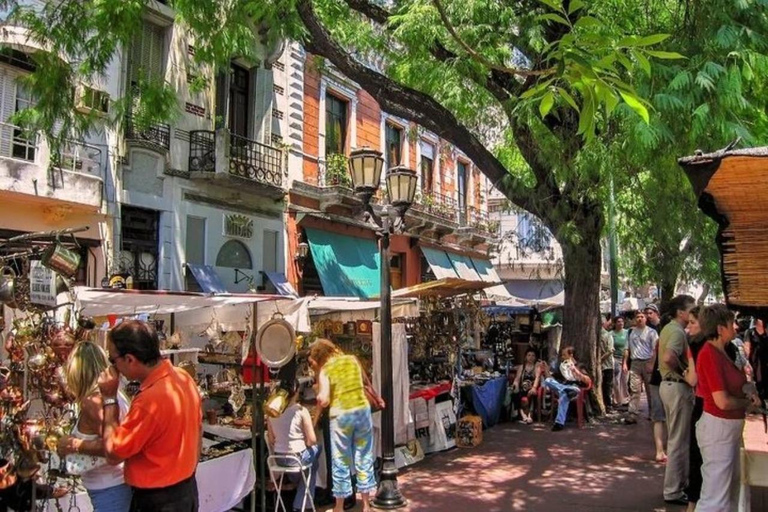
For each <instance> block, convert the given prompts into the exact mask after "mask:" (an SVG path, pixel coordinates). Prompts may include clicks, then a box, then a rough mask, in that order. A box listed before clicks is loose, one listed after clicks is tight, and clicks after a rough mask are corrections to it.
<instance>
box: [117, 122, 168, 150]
mask: <svg viewBox="0 0 768 512" xmlns="http://www.w3.org/2000/svg"><path fill="white" fill-rule="evenodd" d="M125 138H126V140H129V141H136V142H143V143H147V144H152V145H154V146H158V147H161V148H165V149H171V126H170V125H168V124H153V125H150V126H147V127H139V126H136V124H135V123H134V121H133V117H132V116H126V118H125Z"/></svg>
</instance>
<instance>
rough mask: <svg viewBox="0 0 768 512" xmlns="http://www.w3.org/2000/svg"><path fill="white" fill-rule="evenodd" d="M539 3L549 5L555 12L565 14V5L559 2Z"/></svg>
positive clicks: (551, 0)
mask: <svg viewBox="0 0 768 512" xmlns="http://www.w3.org/2000/svg"><path fill="white" fill-rule="evenodd" d="M539 2H541V3H543V4H545V5H548V6H549V7H551V8H552V9H553V10H555V11H558V12H565V11H564V10H563V5H562V4H561V3H559V2H557V1H556V0H539Z"/></svg>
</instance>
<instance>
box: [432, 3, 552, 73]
mask: <svg viewBox="0 0 768 512" xmlns="http://www.w3.org/2000/svg"><path fill="white" fill-rule="evenodd" d="M432 3H433V4H434V5H435V8H436V9H437V12H438V13H439V14H440V19H441V20H442V22H443V25H444V26H445V28H446V29H447V30H448V33H449V34H451V37H453V39H454V41H456V43H457V44H458V45H459V46H461V47H462V48H463V49H464V51H465V52H467V54H468V55H469V56H470V57H472V58H473V59H475V60H476V61H477V62H479V63H480V64H482V65H484V66H486V67H488V68H489V69H492V70H494V71H499V72H502V73H509V74H510V75H517V76H522V77H527V76H547V75H551V74H552V73H554V72H555V70H554V69H552V68H549V69H541V70H527V69H518V68H508V67H506V66H499V65H498V64H494V63H492V62H491V61H489V60H488V59H486V58H485V57H484V56H483V55H481V54H480V53H478V52H476V51H475V50H474V49H473V48H472V47H471V46H469V45H468V44H467V43H465V42H464V40H463V39H462V38H461V36H460V35H459V33H458V32H457V31H456V28H455V27H454V26H453V24H452V23H451V20H450V19H448V14H447V13H446V12H445V9H444V8H443V5H442V4H441V3H440V0H432Z"/></svg>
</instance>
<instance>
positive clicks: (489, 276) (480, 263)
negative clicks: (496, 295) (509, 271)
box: [472, 257, 501, 283]
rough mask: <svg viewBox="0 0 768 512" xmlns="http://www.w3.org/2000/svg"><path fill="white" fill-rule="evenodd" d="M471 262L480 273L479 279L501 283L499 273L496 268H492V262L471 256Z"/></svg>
mask: <svg viewBox="0 0 768 512" xmlns="http://www.w3.org/2000/svg"><path fill="white" fill-rule="evenodd" d="M472 263H473V264H474V265H475V270H477V273H478V274H479V275H480V279H482V280H483V281H485V282H486V283H501V279H499V274H497V273H496V269H495V268H493V264H492V263H491V262H490V261H489V260H486V259H482V258H475V257H473V258H472Z"/></svg>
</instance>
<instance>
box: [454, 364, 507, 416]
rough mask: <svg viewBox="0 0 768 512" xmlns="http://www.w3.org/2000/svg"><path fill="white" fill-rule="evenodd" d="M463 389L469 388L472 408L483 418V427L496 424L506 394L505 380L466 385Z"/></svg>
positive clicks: (503, 378) (491, 380)
mask: <svg viewBox="0 0 768 512" xmlns="http://www.w3.org/2000/svg"><path fill="white" fill-rule="evenodd" d="M464 388H469V394H470V397H471V398H470V399H471V401H472V408H473V409H474V410H475V412H476V413H477V415H478V416H480V417H481V418H483V427H484V428H489V427H492V426H494V425H495V424H496V423H498V422H499V417H500V416H501V408H502V406H503V405H504V396H505V395H506V392H507V378H506V377H504V376H501V377H496V378H494V379H490V380H488V381H486V382H485V383H483V384H477V383H474V384H466V385H464V386H463V388H462V389H464Z"/></svg>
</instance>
